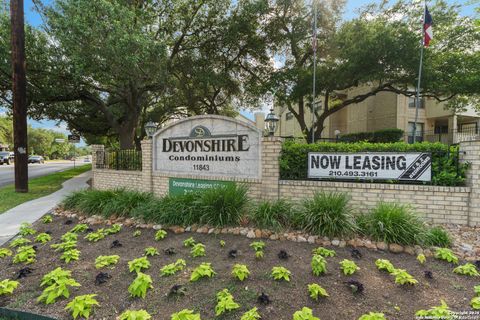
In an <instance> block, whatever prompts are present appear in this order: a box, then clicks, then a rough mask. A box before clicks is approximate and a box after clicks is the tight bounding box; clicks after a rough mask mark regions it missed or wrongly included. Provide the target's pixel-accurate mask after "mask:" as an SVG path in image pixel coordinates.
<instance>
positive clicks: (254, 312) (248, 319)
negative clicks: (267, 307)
mask: <svg viewBox="0 0 480 320" xmlns="http://www.w3.org/2000/svg"><path fill="white" fill-rule="evenodd" d="M261 318H262V317H261V316H260V314H259V313H258V309H257V307H254V308H252V309H250V310H248V311H247V312H245V313H244V314H243V315H242V317H241V318H240V320H257V319H261Z"/></svg>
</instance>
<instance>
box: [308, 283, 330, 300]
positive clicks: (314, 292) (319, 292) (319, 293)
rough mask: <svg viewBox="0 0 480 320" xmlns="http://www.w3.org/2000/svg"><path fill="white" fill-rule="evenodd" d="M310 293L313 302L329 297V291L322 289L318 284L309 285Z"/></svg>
mask: <svg viewBox="0 0 480 320" xmlns="http://www.w3.org/2000/svg"><path fill="white" fill-rule="evenodd" d="M308 293H309V294H310V298H312V299H313V300H318V298H320V297H328V296H329V295H328V293H327V290H325V289H324V288H322V287H321V286H320V285H318V284H316V283H312V284H309V285H308Z"/></svg>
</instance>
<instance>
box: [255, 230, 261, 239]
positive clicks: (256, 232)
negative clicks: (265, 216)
mask: <svg viewBox="0 0 480 320" xmlns="http://www.w3.org/2000/svg"><path fill="white" fill-rule="evenodd" d="M261 237H262V230H260V229H256V230H255V238H261Z"/></svg>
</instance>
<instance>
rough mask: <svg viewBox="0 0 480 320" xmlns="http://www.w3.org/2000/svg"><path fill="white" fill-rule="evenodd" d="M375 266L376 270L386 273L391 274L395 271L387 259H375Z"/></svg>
mask: <svg viewBox="0 0 480 320" xmlns="http://www.w3.org/2000/svg"><path fill="white" fill-rule="evenodd" d="M375 265H376V266H377V269H378V270H385V271H387V272H388V273H392V272H393V271H394V270H395V267H394V266H393V264H392V263H391V262H390V261H389V260H387V259H377V261H375Z"/></svg>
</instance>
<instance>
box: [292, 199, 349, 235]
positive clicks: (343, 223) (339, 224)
mask: <svg viewBox="0 0 480 320" xmlns="http://www.w3.org/2000/svg"><path fill="white" fill-rule="evenodd" d="M348 201H349V198H348V196H347V195H346V194H344V193H324V192H322V193H316V194H315V195H314V196H313V198H312V199H307V200H305V201H304V202H303V206H302V209H301V210H300V212H299V213H298V214H297V217H296V225H297V226H298V227H299V228H301V229H304V230H305V231H307V232H309V233H312V234H317V235H321V236H327V237H342V236H348V235H351V234H352V233H354V232H355V231H356V225H355V220H354V218H353V215H352V214H351V210H350V207H349V206H348Z"/></svg>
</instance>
